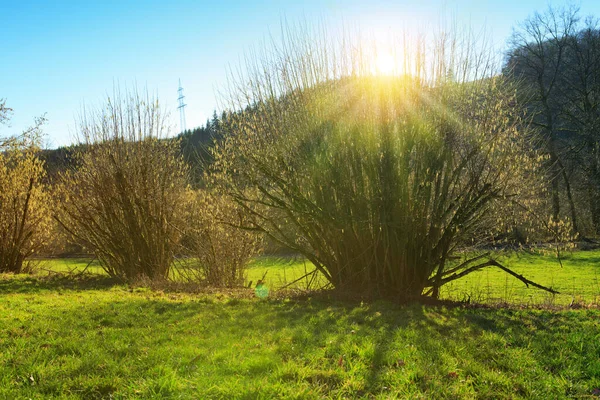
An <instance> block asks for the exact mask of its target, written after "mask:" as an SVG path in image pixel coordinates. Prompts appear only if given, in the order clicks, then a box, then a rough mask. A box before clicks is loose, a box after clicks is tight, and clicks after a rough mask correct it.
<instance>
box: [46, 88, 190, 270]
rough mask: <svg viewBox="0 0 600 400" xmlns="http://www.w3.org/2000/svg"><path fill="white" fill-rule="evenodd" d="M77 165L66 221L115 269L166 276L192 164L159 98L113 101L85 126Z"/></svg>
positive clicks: (69, 181)
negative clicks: (181, 153)
mask: <svg viewBox="0 0 600 400" xmlns="http://www.w3.org/2000/svg"><path fill="white" fill-rule="evenodd" d="M80 134H81V142H82V143H81V144H83V146H80V147H79V149H81V150H79V151H78V153H77V154H76V157H75V162H74V165H75V166H74V167H73V168H72V169H71V170H70V171H68V172H67V173H65V174H63V176H62V178H63V189H64V190H63V193H62V196H63V200H62V203H63V212H62V213H61V214H60V215H59V217H58V218H59V221H60V222H61V224H62V225H63V226H64V227H65V228H66V229H67V230H68V231H69V232H70V233H71V235H72V236H73V238H74V239H76V240H77V241H79V242H80V243H82V244H83V245H84V246H85V247H86V248H87V249H88V250H90V251H92V252H94V253H95V254H96V256H97V257H98V259H99V260H100V262H101V264H102V266H103V267H104V269H105V270H106V272H107V273H108V274H110V275H111V276H114V277H119V278H122V279H127V280H131V279H136V278H140V277H146V278H150V279H156V278H166V277H167V276H168V274H169V271H170V268H171V265H172V262H173V259H174V257H175V255H176V253H177V246H178V242H179V240H180V237H181V232H182V230H183V226H182V224H183V220H182V218H183V211H182V209H183V207H182V201H183V197H184V193H185V190H186V174H187V169H186V167H185V164H184V163H183V161H182V160H181V158H180V157H179V152H178V151H179V150H178V149H179V143H178V142H177V141H176V140H173V139H168V140H167V138H168V137H169V127H168V125H167V124H166V121H165V116H164V114H163V112H162V110H161V108H160V107H159V104H158V102H157V101H156V100H153V99H148V98H143V97H140V96H139V95H137V94H133V95H127V96H125V97H124V98H120V97H118V96H117V98H116V99H108V101H107V103H106V105H105V106H104V107H103V108H100V109H98V110H97V111H95V112H88V113H87V114H86V115H85V116H84V118H82V121H81V125H80Z"/></svg>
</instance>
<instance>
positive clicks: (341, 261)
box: [215, 35, 538, 299]
mask: <svg viewBox="0 0 600 400" xmlns="http://www.w3.org/2000/svg"><path fill="white" fill-rule="evenodd" d="M448 38H449V36H445V39H444V40H442V41H436V42H435V43H436V45H435V48H434V51H433V52H432V53H431V54H433V56H432V57H433V58H432V59H431V61H429V62H426V56H427V55H428V54H430V52H429V51H427V52H426V51H425V50H421V51H418V52H417V54H416V56H414V57H415V58H416V60H417V61H416V62H415V66H414V68H408V69H407V70H406V71H405V72H407V73H408V72H410V73H411V74H410V75H409V74H406V75H400V74H398V75H394V76H373V74H372V73H371V71H372V68H370V67H369V60H368V59H365V54H366V53H365V51H362V50H364V49H362V50H361V47H360V44H359V43H352V41H351V40H349V41H345V42H344V43H346V44H347V45H348V48H342V49H338V48H336V44H335V43H329V42H327V40H326V39H325V38H322V37H319V38H317V40H311V39H310V38H308V37H307V38H304V39H303V38H302V36H301V35H296V36H291V37H290V38H287V39H284V43H283V45H282V46H281V47H279V48H276V49H274V51H273V52H272V53H268V54H269V55H268V56H267V57H265V59H259V60H253V64H251V65H249V68H250V71H251V72H250V73H249V75H248V77H247V81H246V82H242V83H240V84H239V85H236V86H234V87H235V88H236V89H235V91H234V93H232V94H233V95H232V99H233V104H236V102H237V104H238V107H239V108H240V109H243V110H244V111H243V112H239V113H237V114H235V115H234V116H232V117H231V118H230V119H229V121H227V123H228V127H227V129H228V131H229V136H228V138H227V140H226V142H225V144H224V145H223V146H222V147H221V148H220V149H219V150H218V151H217V155H216V162H215V169H216V171H217V173H218V174H220V177H221V179H222V183H223V184H224V187H225V189H226V190H227V192H228V193H229V195H230V196H231V197H232V198H233V199H235V200H236V201H237V202H238V203H239V204H240V205H242V206H243V207H245V208H246V209H248V210H249V211H250V212H251V213H252V214H253V216H254V220H253V222H254V228H255V229H258V230H261V231H263V232H265V233H266V234H267V235H268V236H270V237H271V239H273V240H275V241H277V242H280V243H282V244H284V245H286V246H287V247H289V248H291V249H293V250H295V251H297V252H299V253H301V254H303V255H305V256H306V257H307V258H308V259H309V260H310V261H312V263H313V264H314V265H315V266H316V268H317V269H318V270H319V271H320V272H321V273H322V274H323V275H324V276H325V277H326V278H327V279H328V280H329V281H330V282H331V283H332V284H333V285H334V286H335V287H336V288H340V289H344V290H348V291H352V292H355V293H358V294H372V295H376V296H383V297H389V298H397V299H409V298H414V297H418V296H420V295H422V294H433V295H434V296H437V294H438V290H439V287H440V286H441V285H443V284H444V283H447V282H449V281H450V280H453V279H456V278H458V277H461V276H463V275H464V274H466V273H468V272H471V271H474V270H477V269H479V268H483V267H485V266H490V265H496V266H499V264H498V263H497V262H495V261H494V260H491V259H485V258H483V257H480V256H479V255H477V256H476V257H474V258H471V259H468V260H466V261H465V262H464V263H461V264H460V265H457V264H453V265H452V266H450V264H449V262H448V260H449V259H450V258H451V257H452V256H454V255H456V252H457V250H458V249H460V248H464V247H465V246H470V245H473V244H478V243H482V242H483V243H490V242H492V241H493V240H494V238H495V237H496V236H497V235H496V234H497V233H498V232H501V231H503V230H504V229H505V225H506V223H507V222H508V221H509V220H510V219H512V218H508V216H513V215H516V214H519V215H520V216H522V217H525V216H527V214H524V213H521V210H524V209H525V210H527V209H528V208H529V205H530V204H529V203H530V202H532V201H535V196H534V194H535V190H536V188H537V187H538V184H537V183H536V179H535V178H536V167H537V161H538V160H537V158H536V155H535V154H531V153H530V143H529V142H528V136H527V135H525V134H523V132H521V131H520V129H521V128H523V127H524V126H525V124H523V120H522V118H521V110H520V109H519V106H518V104H516V102H515V97H514V89H513V87H511V85H510V84H509V83H508V82H507V81H505V80H503V79H501V78H498V77H492V76H491V74H490V71H491V70H490V69H489V68H490V67H491V64H488V63H486V62H485V61H486V60H485V59H483V58H480V57H478V56H477V55H476V54H474V53H473V51H474V50H473V49H474V47H471V48H469V47H468V46H469V44H468V43H463V44H464V45H465V47H461V45H460V42H459V41H457V40H455V41H450V40H449V39H448ZM348 43H350V44H348ZM452 46H454V47H452ZM417 47H418V48H421V47H420V46H417ZM240 99H241V100H240ZM248 188H253V189H254V190H253V191H249V190H247V189H248ZM500 267H501V266H500ZM502 268H503V267H502Z"/></svg>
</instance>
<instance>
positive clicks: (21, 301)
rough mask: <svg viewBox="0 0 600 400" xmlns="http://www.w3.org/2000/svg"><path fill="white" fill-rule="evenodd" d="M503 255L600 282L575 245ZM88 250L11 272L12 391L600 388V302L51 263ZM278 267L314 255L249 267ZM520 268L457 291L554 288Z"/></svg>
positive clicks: (2, 293) (0, 390)
mask: <svg viewBox="0 0 600 400" xmlns="http://www.w3.org/2000/svg"><path fill="white" fill-rule="evenodd" d="M502 261H503V262H504V263H505V264H506V265H509V266H511V267H512V268H514V269H515V270H517V271H518V272H519V273H523V274H525V275H527V276H528V277H531V278H532V279H534V280H538V281H539V282H540V283H542V284H546V285H550V284H552V285H553V287H555V288H559V289H561V290H564V291H572V293H567V294H564V295H561V296H565V297H564V299H563V297H560V296H557V297H555V298H554V300H552V301H554V302H555V303H557V302H561V301H563V300H568V299H572V296H573V294H574V295H575V296H578V298H579V299H585V300H586V301H587V300H590V301H591V300H593V299H595V298H596V296H597V294H598V290H597V283H596V269H597V268H598V267H597V264H598V261H600V252H599V251H593V252H577V253H573V254H569V255H567V256H566V257H565V258H564V259H563V267H562V268H561V267H560V265H558V264H557V263H556V261H555V260H554V259H553V258H552V257H546V256H540V255H529V254H527V255H523V254H520V255H519V256H517V255H511V256H507V257H505V258H504V259H503V260H502ZM87 263H88V262H87V261H86V260H51V261H46V262H44V263H43V265H42V268H43V269H42V270H41V272H40V273H39V274H38V275H36V276H25V275H20V276H10V275H2V276H0V398H2V399H4V398H6V399H21V398H23V399H27V398H37V399H46V398H82V399H89V398H116V399H119V398H183V399H188V398H189V399H196V398H223V399H229V398H248V399H255V398H265V399H267V398H274V397H283V398H360V397H363V398H385V399H387V398H424V399H425V398H426V399H429V398H490V399H492V398H493V399H502V398H506V399H509V398H511V399H512V398H543V399H547V398H552V399H559V398H591V397H593V394H594V393H597V392H596V390H597V389H598V388H600V311H599V310H597V309H579V310H569V309H564V308H563V309H562V310H560V309H554V310H551V309H546V310H534V309H519V308H509V309H506V308H443V307H431V306H421V305H412V306H406V307H398V306H396V305H393V304H390V303H386V302H375V303H369V304H363V303H347V302H337V301H329V302H326V301H324V300H319V299H317V298H314V299H307V300H293V299H283V300H282V299H279V300H258V299H240V298H233V297H229V296H228V294H227V292H223V293H218V294H212V295H207V294H205V295H191V294H182V293H175V292H163V291H159V290H150V289H147V288H130V287H128V286H126V285H119V284H115V283H114V282H112V281H111V280H110V279H108V278H107V277H106V276H103V275H102V274H95V275H84V276H79V277H77V278H70V279H66V278H63V277H60V276H59V275H56V274H53V273H51V272H48V271H63V272H69V271H71V272H74V273H76V272H77V271H81V270H82V269H83V268H84V267H85V266H86V265H87ZM306 268H308V270H310V267H309V266H306ZM267 270H268V273H267V279H266V280H267V282H268V284H270V285H272V287H274V288H277V287H278V285H281V284H283V283H284V282H291V281H293V280H294V279H296V278H298V277H300V276H302V274H303V273H304V271H305V266H304V263H303V262H302V260H288V261H285V262H284V261H282V260H279V259H274V258H260V259H257V260H255V261H254V262H253V264H252V266H251V268H250V270H249V273H248V275H249V277H248V279H252V280H254V281H256V280H258V279H260V278H262V276H263V274H264V271H267ZM89 271H93V272H99V271H100V270H99V269H98V266H97V265H92V266H90V267H89V268H88V272H89ZM45 275H48V276H45ZM508 279H509V280H507V278H506V274H503V273H502V272H501V271H494V270H493V269H489V270H486V271H482V272H478V273H475V274H473V275H471V276H470V277H469V278H468V279H466V280H464V281H462V282H460V281H458V282H456V283H455V284H453V285H452V286H451V287H449V288H447V289H446V292H445V295H446V297H452V296H455V297H460V296H462V295H464V293H467V292H468V291H470V293H471V298H472V299H473V300H475V299H476V293H480V297H481V299H483V300H487V301H495V300H498V299H500V300H501V299H505V300H506V299H510V300H511V301H513V302H515V301H517V300H518V301H521V302H525V303H535V302H538V301H541V302H548V301H549V300H548V298H546V297H544V296H545V295H543V294H541V293H542V292H539V291H537V290H534V289H526V288H524V286H523V285H522V283H520V282H518V281H516V280H514V282H511V281H510V279H513V278H510V277H509V278H508ZM477 290H478V291H479V292H476V291H477ZM248 293H249V294H250V295H251V293H252V292H251V290H248ZM535 296H540V297H539V298H538V297H535Z"/></svg>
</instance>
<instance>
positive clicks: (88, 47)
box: [0, 0, 600, 147]
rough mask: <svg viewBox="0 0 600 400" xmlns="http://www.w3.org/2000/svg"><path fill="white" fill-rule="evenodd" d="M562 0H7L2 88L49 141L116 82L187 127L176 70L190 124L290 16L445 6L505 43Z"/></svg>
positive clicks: (416, 19) (349, 16)
mask: <svg viewBox="0 0 600 400" xmlns="http://www.w3.org/2000/svg"><path fill="white" fill-rule="evenodd" d="M548 4H553V5H561V4H564V2H563V1H560V2H558V1H550V2H548V1H541V0H540V1H538V0H503V1H498V0H494V1H487V0H479V1H475V0H472V1H468V0H456V1H450V0H419V1H414V0H410V1H409V0H397V1H383V0H369V1H354V0H349V1H327V0H321V1H318V0H305V1H299V0H296V1H232V0H230V1H227V0H221V1H219V0H216V1H206V2H205V1H188V0H180V1H164V0H163V1H126V0H122V1H113V0H105V1H101V2H96V1H81V0H80V1H46V2H44V1H27V0H0V38H1V39H0V98H5V99H6V100H7V104H8V105H9V106H10V107H11V108H13V109H14V114H13V118H12V122H11V126H10V127H8V128H6V127H4V128H0V135H6V134H10V133H17V132H19V131H21V130H23V129H24V128H26V127H27V126H28V125H30V124H31V122H32V121H33V119H34V117H36V116H40V115H42V114H44V113H45V114H46V116H47V118H48V124H47V125H46V127H45V129H44V130H45V132H46V134H47V138H48V144H49V146H50V147H56V146H59V145H66V144H69V143H70V142H71V141H72V137H73V134H74V129H75V118H76V116H77V115H78V113H79V111H80V110H81V108H82V105H83V104H86V105H95V104H100V103H101V102H102V100H103V98H105V97H106V95H107V94H109V93H111V92H112V89H113V85H114V84H115V83H117V84H119V85H120V86H121V88H123V87H131V86H132V85H137V86H138V87H147V88H148V90H149V91H150V92H151V93H155V94H157V95H158V97H159V98H160V100H161V102H162V103H163V104H165V106H166V107H167V109H168V110H169V111H171V114H172V122H173V125H174V126H175V128H176V129H175V130H177V129H178V121H179V115H178V113H177V110H176V106H177V86H178V80H179V79H181V83H182V85H183V87H184V94H185V95H186V102H187V104H188V107H187V109H186V117H187V126H188V128H190V127H194V126H199V125H201V124H203V123H204V121H205V120H206V118H207V117H209V116H210V115H211V114H212V112H213V109H215V108H217V104H218V101H217V97H218V94H217V93H218V90H219V88H221V87H223V86H224V85H225V84H226V71H227V68H228V67H229V66H236V65H238V64H239V62H240V59H241V57H243V54H244V52H245V51H248V49H249V48H250V47H251V46H255V47H257V46H260V45H261V43H262V42H264V41H265V40H267V39H268V37H269V35H275V36H276V35H277V32H278V31H279V27H280V23H281V20H282V19H283V18H285V19H286V20H288V21H290V22H298V21H312V20H317V19H318V20H322V21H326V23H327V24H333V25H336V24H341V23H342V21H343V23H344V24H350V25H355V26H360V28H361V30H363V31H367V32H373V33H374V34H375V35H377V34H382V33H385V32H394V31H399V30H401V29H402V27H405V26H409V27H418V26H421V25H423V26H426V25H427V24H431V25H435V23H436V21H439V19H440V15H442V13H443V14H445V15H452V16H453V17H454V18H455V19H456V21H457V23H458V24H464V25H472V26H473V27H475V28H479V27H481V26H483V25H486V27H487V29H489V32H490V34H491V35H492V37H493V39H494V42H495V44H496V45H497V46H500V47H501V46H503V45H504V44H505V42H506V40H507V38H508V37H509V35H510V33H511V29H512V27H513V26H515V24H516V23H518V22H519V21H522V20H523V19H525V18H526V17H527V16H528V15H530V14H532V13H533V12H534V11H536V10H540V11H542V10H544V9H545V8H546V7H547V5H548ZM575 4H578V5H580V8H581V13H582V15H588V14H593V15H595V16H598V17H600V1H598V0H583V1H580V2H577V3H575Z"/></svg>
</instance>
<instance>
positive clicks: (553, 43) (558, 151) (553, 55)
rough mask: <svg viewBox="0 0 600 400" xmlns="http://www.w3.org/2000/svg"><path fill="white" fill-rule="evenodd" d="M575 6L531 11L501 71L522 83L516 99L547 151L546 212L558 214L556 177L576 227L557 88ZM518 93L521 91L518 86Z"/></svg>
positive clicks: (556, 216) (556, 217)
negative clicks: (528, 112)
mask: <svg viewBox="0 0 600 400" xmlns="http://www.w3.org/2000/svg"><path fill="white" fill-rule="evenodd" d="M578 21H579V18H578V9H576V8H564V9H558V10H557V9H554V8H551V7H550V8H549V9H548V10H547V11H546V12H545V13H535V14H534V15H533V16H532V17H530V18H528V19H527V20H525V21H524V22H523V23H522V24H521V25H520V26H519V28H518V29H516V30H515V31H514V32H513V35H512V38H511V47H512V50H511V51H510V52H509V54H508V59H507V63H506V68H505V70H506V72H507V73H508V74H510V75H512V76H517V77H519V78H520V79H522V83H523V84H524V85H525V86H526V87H527V88H528V92H527V94H526V95H525V96H524V98H522V99H521V101H524V102H526V103H527V104H530V105H531V106H532V108H533V112H534V113H535V117H534V119H533V124H534V125H535V126H537V127H538V128H539V130H540V132H541V133H542V135H543V139H544V140H543V142H542V143H543V146H544V151H545V152H546V154H548V156H549V166H548V169H547V170H548V181H549V182H550V194H551V200H552V217H553V218H554V220H559V219H560V208H561V207H560V181H561V180H562V181H563V182H564V184H565V190H566V194H567V199H568V205H569V211H570V217H571V220H572V223H573V227H574V230H575V231H577V230H578V228H577V213H576V210H575V204H574V201H573V193H572V189H571V182H570V180H569V177H568V174H567V172H566V169H565V165H564V164H565V163H564V161H563V159H564V158H565V157H566V155H565V153H566V152H567V150H566V147H565V145H564V143H561V136H562V134H563V132H564V130H565V129H566V127H565V126H564V124H563V121H564V119H563V113H562V111H563V109H562V105H563V104H562V99H561V96H560V93H561V91H562V88H561V86H562V74H563V73H564V69H565V65H566V63H567V58H568V55H567V52H568V47H569V38H570V37H571V36H572V35H573V34H574V33H575V31H576V28H577V23H578ZM521 93H523V91H521Z"/></svg>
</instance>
